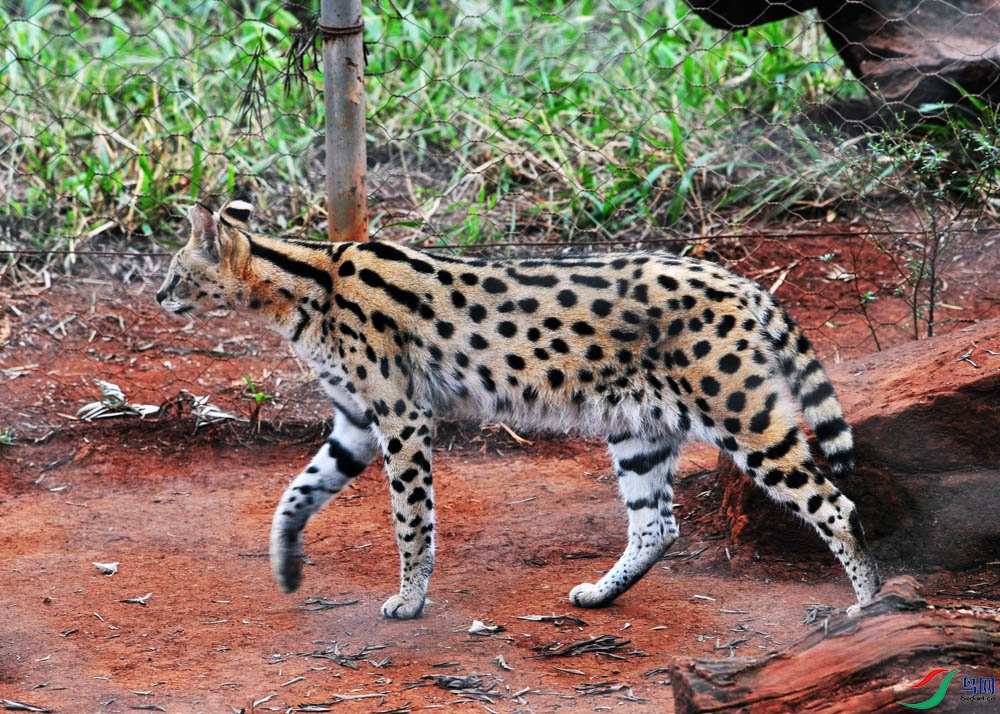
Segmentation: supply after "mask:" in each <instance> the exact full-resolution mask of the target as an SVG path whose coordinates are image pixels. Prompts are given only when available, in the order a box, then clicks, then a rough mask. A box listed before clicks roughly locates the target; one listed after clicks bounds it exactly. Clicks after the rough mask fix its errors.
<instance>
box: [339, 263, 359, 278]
mask: <svg viewBox="0 0 1000 714" xmlns="http://www.w3.org/2000/svg"><path fill="white" fill-rule="evenodd" d="M354 272H355V268H354V263H352V262H351V261H349V260H345V261H344V262H343V263H341V264H340V267H339V268H337V275H339V276H340V277H342V278H347V277H350V276H351V275H354Z"/></svg>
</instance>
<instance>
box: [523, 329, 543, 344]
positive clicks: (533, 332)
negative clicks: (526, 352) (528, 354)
mask: <svg viewBox="0 0 1000 714" xmlns="http://www.w3.org/2000/svg"><path fill="white" fill-rule="evenodd" d="M524 334H525V337H527V338H528V339H529V340H531V341H532V342H538V340H539V339H541V337H542V331H541V330H539V329H538V328H537V327H529V328H528V330H527V332H525V333H524Z"/></svg>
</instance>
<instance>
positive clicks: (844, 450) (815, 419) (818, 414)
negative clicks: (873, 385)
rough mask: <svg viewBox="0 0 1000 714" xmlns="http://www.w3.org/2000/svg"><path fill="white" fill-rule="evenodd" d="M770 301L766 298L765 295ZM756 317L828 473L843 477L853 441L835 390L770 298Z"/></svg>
mask: <svg viewBox="0 0 1000 714" xmlns="http://www.w3.org/2000/svg"><path fill="white" fill-rule="evenodd" d="M768 298H770V295H768ZM764 302H765V303H769V304H762V305H761V308H762V312H761V315H760V319H761V324H762V325H763V326H764V329H765V332H766V334H767V336H768V339H769V340H770V341H771V343H772V346H773V349H774V354H775V356H776V357H777V360H778V364H780V365H781V369H782V372H783V373H784V375H785V379H786V380H787V382H788V388H789V390H791V392H792V396H794V397H795V398H796V399H797V400H798V402H799V405H800V406H801V407H802V415H803V417H804V418H805V421H806V424H808V425H809V428H810V429H812V431H813V433H814V434H815V435H816V440H817V442H818V443H819V448H820V450H821V451H822V452H823V455H824V456H825V457H826V460H827V463H828V464H829V465H830V470H831V471H833V473H835V474H838V475H846V474H848V473H849V472H850V471H851V470H852V469H853V468H854V439H853V438H852V436H851V427H850V425H848V423H847V421H846V420H845V419H844V410H843V409H842V408H841V406H840V401H839V400H838V399H837V394H836V391H835V390H834V388H833V385H832V384H831V383H830V380H829V379H828V378H827V376H826V372H825V371H824V370H823V365H822V364H820V361H819V359H818V358H817V357H816V353H815V352H814V351H813V348H812V345H811V344H810V342H809V339H808V338H807V337H806V336H805V335H804V334H803V333H802V331H801V330H800V329H799V328H798V326H797V325H796V324H795V323H794V322H793V321H792V319H791V317H789V316H788V313H786V312H785V310H784V309H783V308H782V307H781V306H780V305H778V304H777V302H775V301H774V300H773V299H768V300H765V301H764Z"/></svg>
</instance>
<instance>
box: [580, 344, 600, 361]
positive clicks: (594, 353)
mask: <svg viewBox="0 0 1000 714" xmlns="http://www.w3.org/2000/svg"><path fill="white" fill-rule="evenodd" d="M585 356H586V358H587V359H589V360H593V361H596V360H599V359H603V358H604V350H603V349H601V346H600V345H590V347H588V348H587V351H586V353H585Z"/></svg>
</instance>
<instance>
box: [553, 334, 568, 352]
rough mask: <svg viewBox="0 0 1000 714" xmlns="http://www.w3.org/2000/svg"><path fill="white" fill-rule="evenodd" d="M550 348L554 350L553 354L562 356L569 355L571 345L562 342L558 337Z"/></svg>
mask: <svg viewBox="0 0 1000 714" xmlns="http://www.w3.org/2000/svg"><path fill="white" fill-rule="evenodd" d="M549 347H551V348H552V351H553V352H557V353H559V354H561V355H564V354H568V353H569V345H567V344H566V342H565V340H560V339H559V338H558V337H557V338H555V339H554V340H552V341H551V342H549Z"/></svg>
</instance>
